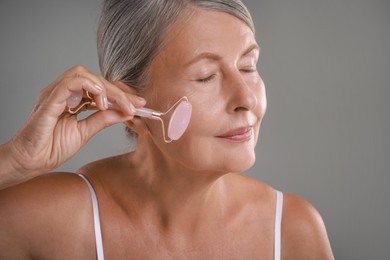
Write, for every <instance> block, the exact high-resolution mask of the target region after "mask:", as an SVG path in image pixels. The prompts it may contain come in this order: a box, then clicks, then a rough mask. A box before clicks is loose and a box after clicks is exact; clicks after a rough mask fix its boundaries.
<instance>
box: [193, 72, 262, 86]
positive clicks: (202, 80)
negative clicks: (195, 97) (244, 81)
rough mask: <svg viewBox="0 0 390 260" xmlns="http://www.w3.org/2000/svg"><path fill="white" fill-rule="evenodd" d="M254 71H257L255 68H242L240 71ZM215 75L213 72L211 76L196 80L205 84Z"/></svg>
mask: <svg viewBox="0 0 390 260" xmlns="http://www.w3.org/2000/svg"><path fill="white" fill-rule="evenodd" d="M256 71H257V69H256V68H253V69H242V70H241V72H244V73H253V72H256ZM216 76H217V75H216V74H213V75H211V76H208V77H207V78H202V79H198V80H196V81H197V82H199V83H203V84H206V83H208V82H209V81H211V80H213V79H214V78H215V77H216Z"/></svg>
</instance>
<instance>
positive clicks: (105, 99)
mask: <svg viewBox="0 0 390 260" xmlns="http://www.w3.org/2000/svg"><path fill="white" fill-rule="evenodd" d="M103 106H104V108H105V109H108V100H107V97H104V98H103Z"/></svg>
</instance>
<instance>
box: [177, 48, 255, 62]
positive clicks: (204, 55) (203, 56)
mask: <svg viewBox="0 0 390 260" xmlns="http://www.w3.org/2000/svg"><path fill="white" fill-rule="evenodd" d="M253 50H258V51H259V52H260V47H259V45H257V44H256V43H254V44H251V45H250V46H249V47H248V48H247V49H246V50H245V51H244V52H243V53H242V54H241V57H243V56H246V55H248V54H249V53H251V52H252V51H253ZM221 58H222V57H221V56H219V55H217V54H215V53H212V52H202V53H201V54H199V55H198V56H196V57H195V58H193V59H192V60H190V61H188V62H186V63H185V64H184V66H185V67H188V66H189V65H191V64H194V63H196V62H198V61H200V60H203V59H208V60H215V61H218V60H220V59H221Z"/></svg>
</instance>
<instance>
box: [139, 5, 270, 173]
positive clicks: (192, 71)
mask: <svg viewBox="0 0 390 260" xmlns="http://www.w3.org/2000/svg"><path fill="white" fill-rule="evenodd" d="M164 42H165V46H164V48H163V49H162V51H161V52H160V54H159V55H158V56H157V57H156V58H155V59H154V61H153V62H152V65H151V79H152V80H151V82H152V83H151V86H150V88H148V90H147V91H146V92H145V93H144V96H145V98H146V99H147V100H148V104H147V106H148V107H151V108H154V109H156V110H160V111H166V110H167V109H168V108H169V107H170V106H171V105H173V104H174V103H175V102H176V101H177V100H178V99H180V98H181V97H182V96H187V97H188V99H189V102H190V103H191V104H192V117H191V121H190V124H189V126H188V128H187V130H186V132H185V133H184V135H183V136H182V137H181V138H180V139H179V140H177V141H173V142H172V143H169V144H166V143H165V142H164V139H163V137H162V136H163V135H162V130H161V125H160V122H158V121H153V120H147V121H146V124H147V125H148V128H149V130H150V133H151V137H152V140H153V142H154V143H155V144H156V145H157V147H158V148H159V149H160V151H161V152H162V154H163V155H164V156H165V157H166V158H168V159H169V160H171V161H172V162H176V163H177V162H178V163H180V164H182V165H184V166H185V167H187V168H189V169H192V170H201V171H202V170H206V171H217V172H240V171H243V170H245V169H247V168H249V167H251V166H252V165H253V163H254V161H255V145H256V142H257V139H258V133H259V128H260V123H261V120H262V118H263V116H264V113H265V110H266V96H265V88H264V84H263V81H262V79H261V77H260V75H259V74H258V71H257V69H256V63H257V60H258V57H259V46H258V45H257V43H256V40H255V37H254V34H253V32H252V31H251V29H250V28H249V27H248V26H247V25H246V24H245V23H244V22H242V21H241V20H239V19H237V18H236V17H234V16H232V15H229V14H226V13H223V12H215V11H205V10H201V9H197V10H196V12H195V14H194V16H192V17H191V18H190V19H189V20H188V21H186V22H183V23H180V22H179V23H177V24H176V25H175V26H174V27H173V28H172V29H171V30H170V31H169V32H168V33H167V35H166V37H165V41H164Z"/></svg>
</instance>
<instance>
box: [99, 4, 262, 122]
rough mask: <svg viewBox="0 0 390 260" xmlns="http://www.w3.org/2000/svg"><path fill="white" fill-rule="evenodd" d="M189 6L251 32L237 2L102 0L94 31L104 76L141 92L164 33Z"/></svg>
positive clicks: (187, 12) (187, 14)
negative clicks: (239, 22)
mask: <svg viewBox="0 0 390 260" xmlns="http://www.w3.org/2000/svg"><path fill="white" fill-rule="evenodd" d="M191 7H192V8H193V7H195V8H202V9H206V10H213V11H220V12H225V13H228V14H231V15H233V16H235V17H237V18H239V19H241V20H242V21H244V22H245V23H246V24H247V25H248V26H249V27H250V28H251V29H252V31H253V32H254V26H253V21H252V18H251V15H250V13H249V11H248V9H247V8H246V7H245V5H244V4H243V3H242V2H241V1H240V0H104V2H103V8H102V12H101V16H100V21H99V26H98V32H97V49H98V56H99V66H100V71H101V73H102V75H103V77H104V78H106V79H107V80H109V81H121V82H123V83H125V84H127V85H129V86H131V87H132V88H134V89H136V90H138V91H140V90H142V89H143V88H144V87H145V86H147V85H148V83H149V78H148V71H149V67H150V66H149V65H150V63H151V62H152V60H153V58H154V57H155V56H156V55H157V54H158V53H159V51H160V50H161V48H162V47H163V44H164V42H163V36H164V33H165V32H166V31H167V30H169V28H170V27H171V26H172V25H173V24H175V23H176V22H178V21H180V20H181V18H184V17H190V16H191V10H193V9H192V8H191ZM128 130H129V129H128Z"/></svg>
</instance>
